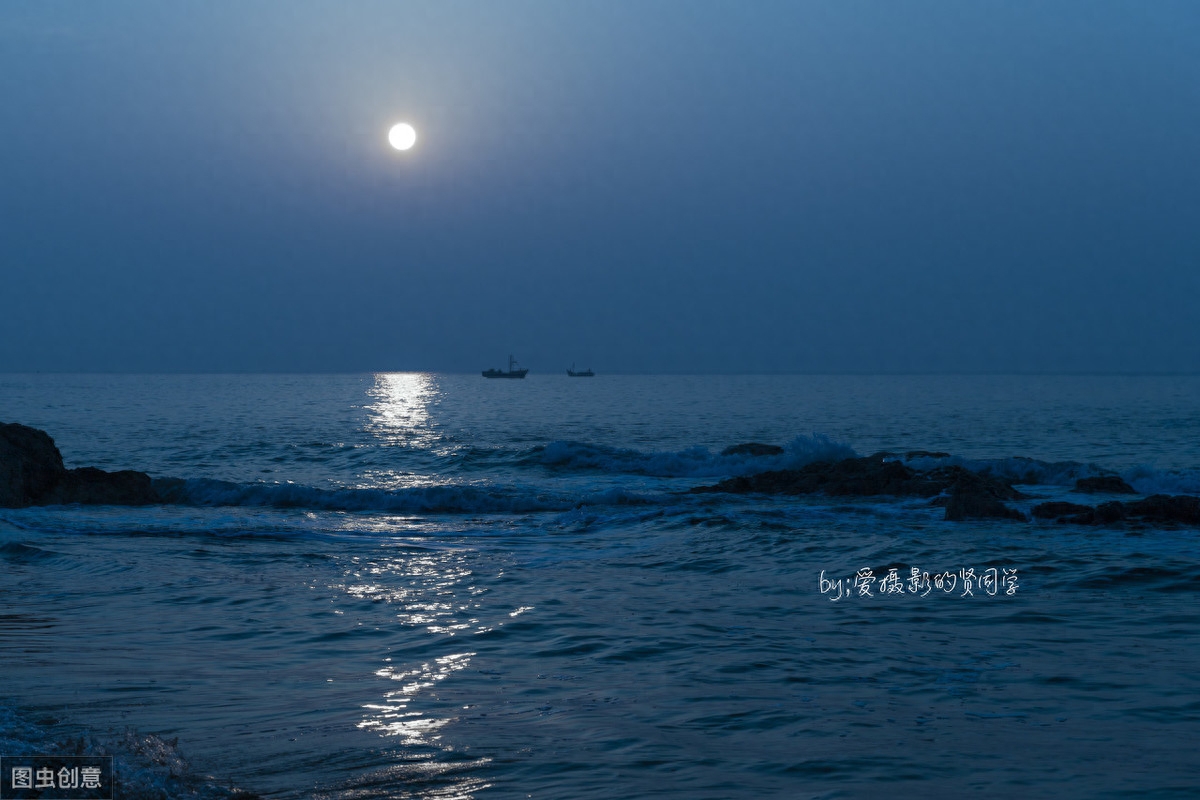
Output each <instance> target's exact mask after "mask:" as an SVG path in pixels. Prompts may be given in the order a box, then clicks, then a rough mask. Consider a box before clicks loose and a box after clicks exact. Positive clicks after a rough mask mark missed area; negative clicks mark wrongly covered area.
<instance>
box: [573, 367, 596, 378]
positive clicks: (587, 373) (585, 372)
mask: <svg viewBox="0 0 1200 800" xmlns="http://www.w3.org/2000/svg"><path fill="white" fill-rule="evenodd" d="M567 374H568V375H570V376H571V377H572V378H594V377H596V373H594V372H592V368H591V367H588V368H587V369H582V370H579V371H576V370H575V365H574V364H572V365H571V368H570V369H569V370H567Z"/></svg>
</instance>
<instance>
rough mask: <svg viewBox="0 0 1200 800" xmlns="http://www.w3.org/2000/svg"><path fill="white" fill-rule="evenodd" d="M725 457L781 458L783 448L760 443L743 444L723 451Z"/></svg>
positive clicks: (731, 446) (733, 445) (734, 445)
mask: <svg viewBox="0 0 1200 800" xmlns="http://www.w3.org/2000/svg"><path fill="white" fill-rule="evenodd" d="M721 455H723V456H780V455H783V448H782V447H780V446H779V445H777V444H762V443H760V442H743V443H742V444H732V445H730V446H729V447H726V448H725V449H724V450H722V451H721Z"/></svg>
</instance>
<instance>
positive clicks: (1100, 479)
mask: <svg viewBox="0 0 1200 800" xmlns="http://www.w3.org/2000/svg"><path fill="white" fill-rule="evenodd" d="M1071 491H1073V492H1080V493H1081V494H1137V489H1134V488H1133V487H1132V486H1130V485H1129V484H1128V483H1126V482H1125V481H1123V480H1121V477H1120V476H1119V475H1099V476H1097V477H1095V478H1080V479H1079V480H1077V481H1075V488H1074V489H1072V490H1071Z"/></svg>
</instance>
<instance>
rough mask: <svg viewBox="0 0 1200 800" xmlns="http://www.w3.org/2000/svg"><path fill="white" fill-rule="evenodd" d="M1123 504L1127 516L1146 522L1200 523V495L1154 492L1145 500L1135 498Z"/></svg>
mask: <svg viewBox="0 0 1200 800" xmlns="http://www.w3.org/2000/svg"><path fill="white" fill-rule="evenodd" d="M1123 505H1124V506H1125V514H1126V516H1128V517H1135V518H1137V519H1140V520H1142V521H1144V522H1155V523H1162V522H1175V523H1180V524H1183V525H1200V497H1193V496H1192V495H1186V494H1177V495H1168V494H1152V495H1150V496H1149V497H1147V498H1146V499H1144V500H1135V501H1134V502H1132V503H1124V504H1123Z"/></svg>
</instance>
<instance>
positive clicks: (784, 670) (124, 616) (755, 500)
mask: <svg viewBox="0 0 1200 800" xmlns="http://www.w3.org/2000/svg"><path fill="white" fill-rule="evenodd" d="M0 419H2V420H4V421H20V422H23V423H26V424H30V425H34V426H37V427H41V428H44V429H46V430H47V431H49V432H50V433H51V434H52V435H54V436H55V438H56V440H57V442H58V444H59V446H60V448H61V449H62V451H63V455H64V457H65V459H66V461H67V463H68V466H82V465H88V464H91V465H97V466H101V467H104V468H108V469H116V468H138V469H143V470H146V471H148V472H150V473H151V474H153V475H155V476H158V477H164V476H172V477H179V478H183V479H185V480H186V481H187V482H186V484H185V489H184V492H185V495H186V499H188V500H189V502H190V504H189V505H182V506H164V507H152V508H139V509H129V508H103V507H97V508H79V507H58V508H38V509H24V510H3V511H0V665H2V666H0V675H2V678H3V682H2V683H0V700H2V702H3V705H4V710H3V712H2V713H0V725H3V733H2V734H0V754H14V755H15V754H20V753H29V752H42V751H47V750H53V749H54V748H57V747H60V746H61V745H62V742H64V741H65V740H66V739H68V738H71V739H73V740H74V741H76V742H79V741H80V740H82V741H83V744H82V746H83V747H84V748H85V749H89V752H100V751H103V752H111V753H114V754H116V756H117V757H118V773H119V774H121V775H124V776H125V781H126V783H125V785H124V791H125V793H126V796H131V797H132V796H146V797H150V796H155V794H156V793H159V794H158V796H164V795H165V796H174V797H184V796H213V797H217V796H222V794H227V793H228V789H229V787H231V786H238V787H242V788H246V789H249V790H251V791H254V792H257V793H259V794H261V795H264V796H272V797H281V798H282V797H289V798H290V797H329V798H372V797H380V798H382V797H420V798H442V797H446V798H449V797H478V798H481V800H482V799H483V798H509V797H529V796H532V797H547V798H610V797H660V796H661V797H678V798H708V797H711V798H725V797H739V798H750V797H866V796H871V797H875V796H878V795H880V794H881V793H886V794H888V795H890V796H897V797H912V796H929V797H950V796H958V795H960V794H961V793H963V792H966V791H970V790H980V794H981V796H995V795H998V794H1000V793H1001V792H1005V793H1010V794H1015V795H1021V796H1034V797H1051V796H1055V797H1058V796H1071V797H1073V796H1085V795H1086V796H1099V797H1109V796H1112V797H1120V796H1129V797H1135V796H1136V797H1142V796H1159V797H1177V796H1178V797H1183V796H1194V795H1195V794H1196V792H1197V791H1200V758H1198V757H1197V756H1196V754H1195V748H1194V746H1193V742H1194V741H1195V740H1196V737H1197V735H1198V734H1200V700H1198V699H1197V698H1200V691H1198V690H1200V679H1198V678H1197V677H1196V669H1195V665H1196V664H1197V663H1200V644H1198V642H1200V638H1198V637H1197V633H1198V632H1200V617H1198V613H1197V608H1198V606H1197V603H1196V598H1197V592H1198V591H1200V544H1198V542H1200V539H1198V534H1200V531H1196V530H1192V529H1156V528H1118V529H1094V528H1083V527H1078V526H1070V525H1058V524H1054V523H1024V524H1022V523H1011V522H995V523H992V522H980V523H951V522H945V521H943V520H942V509H940V508H936V507H931V506H929V505H928V504H927V503H926V502H925V501H913V500H904V501H896V500H888V499H880V498H875V499H866V500H842V499H838V500H831V499H829V498H819V497H817V498H771V497H750V496H737V497H735V496H726V495H712V494H705V495H688V494H683V493H682V492H684V491H685V490H686V489H688V488H691V487H693V486H697V485H703V484H710V483H715V482H716V481H717V480H719V479H721V478H724V477H728V476H730V475H736V474H747V473H750V472H754V471H758V470H760V469H767V468H779V467H783V466H795V465H799V464H803V463H807V462H808V461H811V460H813V459H817V458H822V457H834V456H838V455H844V454H848V453H851V452H858V453H864V454H865V453H870V452H874V451H876V450H880V449H889V450H894V451H897V452H901V453H902V452H905V451H908V450H913V449H925V450H936V451H943V452H946V453H949V454H951V457H952V459H953V460H957V461H961V462H962V463H967V464H969V465H974V466H978V465H983V464H986V465H988V466H990V467H991V468H992V469H993V470H994V471H998V472H1001V473H1005V471H1006V470H1007V472H1008V473H1010V474H1013V475H1026V474H1027V473H1029V474H1032V475H1033V476H1034V477H1036V478H1037V481H1038V482H1037V483H1036V484H1035V485H1027V486H1025V487H1024V488H1025V490H1026V491H1027V492H1030V493H1032V494H1037V495H1039V496H1040V497H1041V498H1055V499H1065V498H1069V497H1071V495H1070V494H1069V492H1068V490H1069V489H1070V487H1071V485H1072V483H1073V481H1074V479H1075V478H1076V477H1079V476H1083V475H1088V474H1094V473H1095V472H1097V471H1099V470H1113V471H1117V472H1120V473H1121V474H1122V475H1124V476H1125V477H1126V479H1127V480H1129V481H1130V482H1132V483H1133V484H1134V486H1135V487H1136V488H1138V489H1139V490H1141V491H1143V492H1152V491H1170V492H1191V493H1196V492H1198V491H1200V379H1197V378H1166V377H1140V378H1137V377H1133V378H1120V377H1117V378H1114V377H1061V378H1056V377H1038V378H1032V377H1020V378H1015V377H855V376H847V377H812V376H787V377H718V378H708V377H686V376H671V377H664V376H636V377H635V376H603V375H602V376H598V377H597V378H595V379H591V380H572V379H568V378H567V377H566V376H562V377H561V378H560V377H558V376H538V375H530V377H529V378H528V379H527V380H525V381H485V380H483V379H481V378H479V377H477V376H445V375H414V374H408V375H377V376H376V375H362V376H359V375H355V376H167V377H164V376H3V377H0ZM749 440H755V441H763V442H771V443H778V444H781V445H785V446H786V451H785V453H784V454H783V455H781V456H772V457H766V458H762V457H760V458H752V457H747V456H722V455H720V450H721V449H722V448H723V447H725V446H726V445H729V444H734V443H737V442H741V441H749ZM1101 499H1103V498H1101ZM1033 502H1039V500H1032V501H1026V502H1025V503H1024V504H1023V505H1022V504H1018V505H1021V506H1022V507H1028V506H1029V505H1030V504H1032V503H1033ZM914 567H915V568H916V569H917V572H918V578H920V577H922V576H923V575H924V574H925V573H926V572H927V573H929V574H930V576H931V580H930V582H929V583H923V582H922V583H920V584H919V585H918V586H917V587H916V588H918V591H916V592H913V591H909V590H908V589H907V588H905V590H904V591H898V592H897V591H894V592H893V593H891V594H887V593H884V592H883V591H881V590H880V589H879V584H878V583H877V582H876V583H874V584H873V586H874V589H873V591H872V594H871V596H861V595H860V594H859V592H858V591H857V590H856V591H854V592H852V593H851V595H850V596H848V597H847V596H843V597H842V599H840V600H837V601H834V599H833V598H834V593H833V592H828V593H822V592H821V586H820V582H819V581H820V575H821V573H822V571H824V574H825V577H826V578H827V579H835V578H841V579H843V581H844V584H843V585H844V587H846V588H848V584H849V580H850V579H851V578H852V577H853V576H854V575H855V574H856V572H857V571H859V570H861V569H864V568H868V569H870V570H871V571H872V572H873V574H874V577H875V578H879V577H884V576H886V575H887V574H888V572H889V570H891V569H895V570H896V576H897V579H898V582H899V583H900V585H901V586H902V587H904V586H905V584H907V583H908V580H909V578H910V577H911V574H912V569H913V568H914ZM966 570H974V573H975V575H976V576H977V577H983V576H985V575H987V574H989V573H988V570H995V574H996V575H997V576H1004V575H1005V570H1008V573H1007V574H1008V576H1009V578H1010V581H1009V583H1007V584H1001V585H993V586H991V587H990V589H991V590H990V591H989V588H988V586H987V585H983V584H974V585H973V587H972V592H971V593H970V594H965V592H964V588H965V587H964V585H963V583H962V576H963V575H964V574H965V571H966ZM947 573H954V574H955V575H956V583H955V586H954V587H953V588H949V583H948V579H943V580H941V581H940V582H941V584H942V586H941V587H940V588H939V587H938V586H935V585H934V584H933V581H932V576H939V575H940V576H946V574H947ZM1010 590H1011V591H1010ZM139 793H141V794H139Z"/></svg>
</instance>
